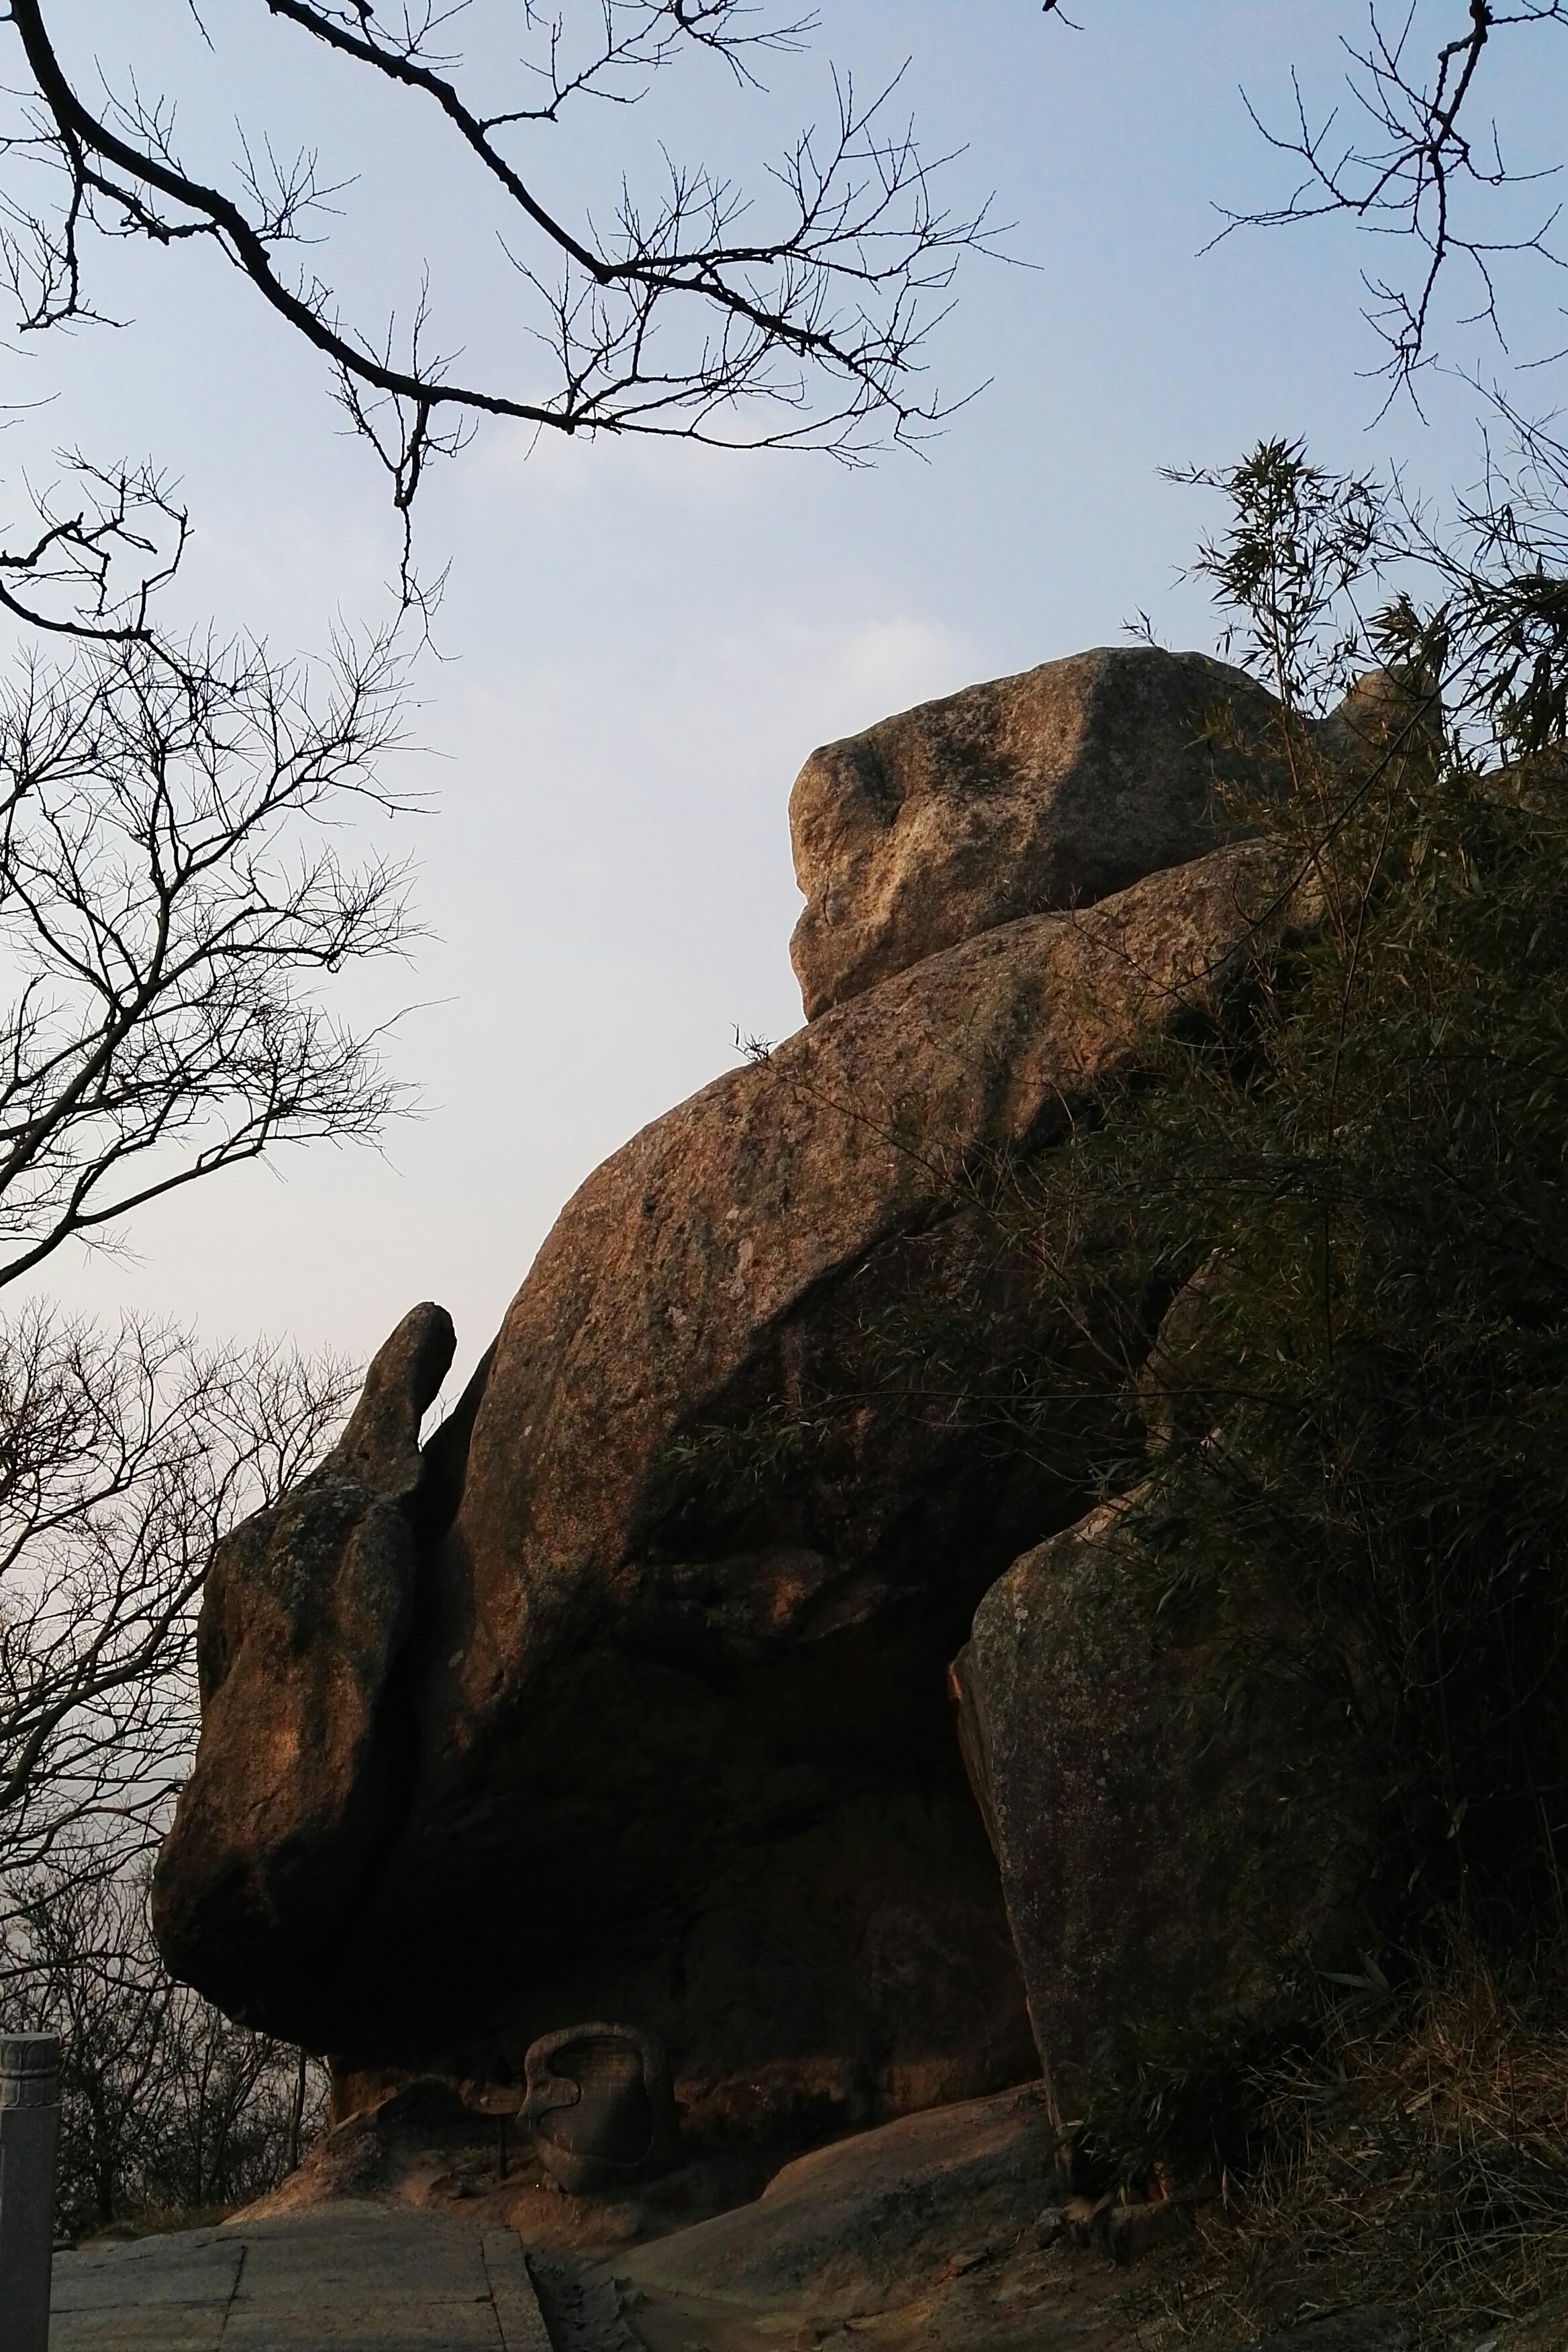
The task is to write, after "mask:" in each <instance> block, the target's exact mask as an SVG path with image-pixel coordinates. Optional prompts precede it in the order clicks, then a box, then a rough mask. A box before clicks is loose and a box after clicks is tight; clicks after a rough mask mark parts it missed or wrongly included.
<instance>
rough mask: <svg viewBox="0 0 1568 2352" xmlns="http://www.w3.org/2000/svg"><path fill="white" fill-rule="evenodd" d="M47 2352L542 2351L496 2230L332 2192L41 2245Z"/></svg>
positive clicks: (510, 2246)
mask: <svg viewBox="0 0 1568 2352" xmlns="http://www.w3.org/2000/svg"><path fill="white" fill-rule="evenodd" d="M53 2312H54V2316H53V2320H52V2323H51V2326H50V2330H49V2352H551V2347H550V2339H549V2337H548V2336H547V2335H546V2333H545V2329H544V2322H543V2320H542V2317H541V2315H540V2310H539V2303H538V2299H537V2297H536V2295H535V2294H534V2291H533V2283H532V2280H531V2277H530V2274H529V2269H528V2263H527V2261H526V2259H525V2257H524V2254H523V2250H522V2246H521V2242H520V2241H519V2240H518V2238H517V2236H516V2233H515V2232H514V2231H510V2230H486V2231H482V2232H481V2231H479V2230H477V2229H471V2228H465V2227H464V2226H463V2224H462V2223H461V2222H458V2221H446V2220H443V2219H442V2218H440V2217H439V2216H437V2215H436V2214H431V2213H423V2212H417V2211H411V2210H410V2211H404V2210H398V2209H396V2208H388V2207H385V2206H380V2205H372V2204H369V2203H363V2204H362V2203H349V2204H341V2205H335V2206H332V2207H331V2208H329V2209H324V2210H321V2211H319V2212H310V2213H300V2214H290V2215H289V2216H287V2217H284V2218H280V2219H279V2220H276V2221H258V2222H256V2223H254V2224H247V2223H244V2222H234V2223H231V2224H229V2226H228V2227H226V2228H224V2229H217V2230H184V2231H176V2232H172V2233H171V2234H170V2235H169V2236H167V2237H157V2238H139V2239H136V2240H134V2241H132V2242H130V2243H127V2244H123V2245H110V2246H101V2247H87V2248H84V2249H83V2250H82V2251H81V2252H79V2253H70V2254H58V2255H57V2256H56V2257H55V2291H54V2305H53Z"/></svg>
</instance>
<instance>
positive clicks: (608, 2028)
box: [522, 2024, 680, 2197]
mask: <svg viewBox="0 0 1568 2352" xmlns="http://www.w3.org/2000/svg"><path fill="white" fill-rule="evenodd" d="M523 2072H524V2079H525V2082H526V2084H527V2095H526V2096H525V2098H524V2100H523V2105H522V2114H523V2118H524V2120H525V2121H526V2122H527V2123H528V2124H529V2125H530V2126H531V2128H532V2132H533V2145H534V2147H535V2149H536V2150H537V2152H538V2154H539V2157H540V2158H541V2160H542V2163H543V2164H544V2166H545V2168H546V2169H547V2170H548V2171H549V2172H550V2173H551V2174H552V2176H553V2177H554V2179H556V2180H557V2181H559V2183H560V2185H561V2187H562V2188H563V2189H566V2190H567V2191H568V2192H569V2193H570V2194H571V2195H572V2196H574V2197H580V2196H584V2195H586V2194H587V2193H589V2192H590V2191H592V2190H594V2189H611V2188H614V2187H615V2186H616V2184H617V2183H618V2182H624V2181H629V2180H637V2179H647V2176H648V2175H649V2174H650V2173H653V2172H659V2171H663V2170H664V2169H666V2168H668V2166H669V2165H670V2164H671V2163H672V2162H674V2161H675V2159H676V2157H677V2155H678V2153H679V2146H680V2134H679V2126H678V2125H677V2123H676V2119H675V2098H674V2094H673V2092H672V2091H671V2088H670V2080H669V2060H668V2057H667V2055H666V2054H665V2050H664V2045H663V2043H662V2042H658V2041H656V2040H655V2038H654V2036H653V2035H652V2034H651V2033H641V2032H638V2031H637V2027H636V2026H633V2025H596V2024H595V2025H569V2026H567V2027H566V2028H565V2029H564V2031H563V2032H560V2033H546V2034H543V2035H542V2036H541V2038H540V2040H539V2041H537V2042H533V2043H532V2044H531V2046H530V2049H529V2052H528V2055H527V2057H526V2059H525V2060H524V2062H523Z"/></svg>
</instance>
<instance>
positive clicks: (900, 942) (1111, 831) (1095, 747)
mask: <svg viewBox="0 0 1568 2352" xmlns="http://www.w3.org/2000/svg"><path fill="white" fill-rule="evenodd" d="M1278 722H1279V705H1278V704H1277V703H1276V702H1275V701H1274V700H1273V699H1272V698H1271V697H1270V696H1268V694H1266V693H1264V691H1263V690H1262V688H1260V687H1258V686H1257V685H1255V684H1254V683H1253V681H1252V680H1251V679H1250V678H1249V677H1246V676H1245V675H1244V674H1243V672H1242V671H1240V670H1237V669H1233V668H1231V667H1229V666H1228V665H1227V664H1226V663H1224V662H1218V661H1215V660H1212V659H1211V658H1210V657H1209V656H1207V655H1205V654H1174V653H1165V652H1163V651H1161V650H1159V649H1158V648H1156V647H1153V646H1109V647H1108V646H1102V647H1100V649H1099V650H1097V651H1095V652H1092V653H1084V654H1074V655H1072V656H1069V657H1068V659H1067V660H1065V661H1053V662H1045V663H1042V664H1041V666H1040V667H1038V668H1037V669H1031V670H1026V671H1024V672H1023V673H1022V675H1021V676H1019V677H1002V678H995V679H993V680H992V681H991V682H990V683H989V684H987V685H984V686H971V687H966V688H964V689H963V692H962V693H961V694H952V695H948V696H947V697H945V698H943V699H942V700H941V701H938V702H923V703H921V704H920V705H919V706H918V707H917V708H916V709H913V710H906V711H903V712H901V713H900V715H899V716H898V717H897V718H895V719H883V720H881V721H880V723H879V725H877V726H875V727H871V728H868V729H867V730H866V732H865V733H864V734H863V735H852V736H849V737H848V738H847V739H846V740H844V741H843V742H839V743H829V744H826V745H825V746H824V748H823V749H822V750H820V751H814V752H813V753H812V755H811V757H810V759H809V760H808V761H806V763H805V767H804V768H803V769H802V770H801V772H800V774H799V776H798V777H797V779H796V781H795V789H794V791H793V792H792V793H791V794H790V832H791V835H792V837H793V840H794V844H795V879H796V880H797V882H798V883H799V885H800V887H801V888H802V890H803V891H804V892H805V899H806V904H805V910H804V912H803V913H802V915H801V918H800V920H799V921H798V922H797V924H796V925H795V937H794V939H793V940H792V941H791V943H790V953H791V955H792V957H793V958H794V961H795V974H796V977H797V978H798V979H799V982H800V986H801V994H802V996H803V998H804V999H805V1011H806V1017H807V1019H808V1020H815V1019H816V1017H817V1015H818V1014H819V1013H825V1012H826V1010H827V1009H828V1007H829V1006H830V1005H834V1004H842V1003H844V1002H845V1000H846V999H847V997H851V996H857V995H858V994H859V993H860V992H861V991H862V990H863V989H867V988H870V987H872V986H874V985H875V983H876V982H879V981H882V980H886V979H887V978H888V977H889V974H891V973H893V972H896V971H904V970H905V969H906V967H907V966H909V965H910V964H912V963H918V962H919V961H920V960H921V957H922V956H929V955H934V954H936V953H937V952H938V951H939V950H942V949H943V948H950V947H952V946H954V945H955V944H956V943H957V942H958V941H959V940H967V939H973V938H974V937H975V935H976V934H977V933H978V932H981V931H988V930H993V929H995V928H996V926H997V925H998V924H1001V923H1008V922H1012V921H1014V920H1016V918H1017V917H1019V916H1021V915H1037V914H1041V913H1044V912H1047V911H1048V910H1050V909H1052V908H1065V907H1073V906H1080V907H1081V906H1088V905H1090V904H1091V903H1092V902H1093V901H1095V900H1096V899H1100V898H1107V897H1109V896H1110V893H1111V892H1112V891H1116V890H1122V889H1125V888H1126V887H1128V885H1129V884H1130V883H1133V882H1136V881H1139V880H1141V879H1142V877H1144V876H1145V875H1148V874H1153V873H1157V872H1159V871H1161V870H1162V869H1163V868H1164V867H1166V866H1179V865H1183V864H1184V863H1185V862H1186V860H1187V859H1188V858H1192V857H1198V856H1202V855H1203V854H1204V852H1205V851H1206V850H1210V849H1213V848H1215V846H1216V845H1218V843H1219V842H1220V841H1221V840H1222V839H1224V838H1225V837H1226V832H1227V830H1228V829H1229V828H1228V827H1227V824H1226V818H1225V815H1224V812H1223V810H1222V808H1221V806H1220V804H1219V800H1218V797H1217V793H1216V787H1217V786H1218V785H1219V784H1221V783H1222V782H1223V781H1224V780H1225V779H1226V777H1227V776H1234V775H1235V774H1237V772H1238V771H1240V770H1242V769H1245V770H1246V772H1247V773H1248V774H1249V775H1250V777H1251V779H1252V781H1253V782H1254V784H1256V782H1257V781H1258V774H1259V772H1268V767H1269V765H1270V763H1271V762H1272V761H1273V760H1275V759H1276V758H1277V757H1278V755H1279V729H1278Z"/></svg>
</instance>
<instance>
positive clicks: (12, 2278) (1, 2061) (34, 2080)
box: [0, 2033, 60, 2352]
mask: <svg viewBox="0 0 1568 2352" xmlns="http://www.w3.org/2000/svg"><path fill="white" fill-rule="evenodd" d="M59 2137H60V2045H59V2042H58V2038H57V2037H56V2036H55V2035H54V2034H52V2033H0V2352H47V2347H48V2341H49V2271H50V2265H51V2259H52V2256H53V2252H54V2236H55V2152H56V2149H57V2147H58V2144H59Z"/></svg>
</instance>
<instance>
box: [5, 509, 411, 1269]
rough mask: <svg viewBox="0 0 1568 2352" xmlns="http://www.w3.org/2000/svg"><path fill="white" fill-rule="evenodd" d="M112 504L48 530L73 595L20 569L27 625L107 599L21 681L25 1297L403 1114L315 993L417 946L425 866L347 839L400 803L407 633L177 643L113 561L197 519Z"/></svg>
mask: <svg viewBox="0 0 1568 2352" xmlns="http://www.w3.org/2000/svg"><path fill="white" fill-rule="evenodd" d="M86 488H87V489H88V490H89V494H92V495H94V496H96V498H97V500H98V504H97V506H96V508H89V511H88V512H87V513H86V514H85V515H84V516H82V517H81V518H79V519H76V520H72V523H71V527H70V529H69V530H61V527H60V523H59V519H58V516H57V517H54V518H52V519H51V521H50V523H49V526H48V528H47V529H46V530H45V532H44V533H43V534H42V536H43V537H44V539H45V540H46V541H47V544H48V547H49V549H50V555H51V562H52V569H53V573H54V577H53V578H52V579H46V578H44V576H43V573H44V571H45V568H46V567H45V566H44V565H43V564H42V563H40V564H39V566H38V567H37V569H36V570H35V571H34V572H31V573H27V574H21V573H20V570H19V559H18V558H16V556H13V557H12V558H11V559H10V564H11V569H10V573H9V576H7V559H6V558H5V555H4V554H0V595H5V594H9V595H10V597H11V600H12V602H13V604H26V607H27V609H28V610H29V612H33V611H38V610H42V611H47V606H48V600H49V596H50V593H51V591H52V590H53V591H59V592H61V593H62V594H65V595H68V593H70V591H71V590H72V589H73V588H79V587H80V585H81V584H82V583H81V581H80V580H79V579H75V580H73V579H71V578H70V577H68V576H63V577H62V575H68V574H70V573H71V572H73V571H74V572H77V573H80V572H82V570H83V567H89V584H90V587H91V596H92V610H91V613H90V614H89V615H87V616H79V621H78V626H77V630H76V633H75V634H74V635H68V640H67V647H66V650H65V652H64V654H63V656H60V657H57V658H51V657H49V656H48V655H47V653H39V654H36V655H34V656H32V657H30V658H26V659H24V660H22V661H21V662H20V663H19V664H18V666H17V667H16V669H15V670H14V671H13V673H12V676H11V677H10V678H9V679H8V680H7V681H5V682H4V683H3V684H0V968H3V969H4V971H5V976H6V981H7V983H8V986H9V1001H8V1002H7V1003H5V1005H4V1007H3V1008H0V1287H3V1286H5V1285H6V1284H8V1283H10V1282H14V1281H15V1280H16V1278H17V1277H18V1276H21V1275H25V1274H30V1273H31V1272H32V1271H33V1270H34V1269H35V1268H36V1267H37V1266H38V1265H40V1264H41V1263H42V1262H43V1261H44V1260H45V1259H46V1258H47V1257H48V1256H49V1255H52V1253H53V1252H54V1251H56V1250H57V1249H58V1248H59V1247H60V1246H61V1244H63V1243H65V1242H67V1241H68V1240H70V1239H72V1238H80V1239H86V1240H92V1239H93V1238H95V1237H99V1236H102V1235H104V1234H109V1233H112V1231H113V1230H114V1229H115V1228H116V1227H117V1226H118V1225H119V1223H120V1222H121V1220H122V1219H123V1218H124V1217H125V1216H126V1215H127V1214H128V1213H130V1212H131V1211H132V1210H134V1209H136V1208H139V1207H141V1206H142V1205H143V1204H144V1203H145V1202H148V1201H150V1200H153V1199H154V1198H156V1197H158V1196H159V1195H161V1194H163V1193H167V1192H171V1191H173V1190H175V1189H177V1188H179V1187H181V1186H184V1185H186V1184H189V1183H192V1182H194V1181H196V1180H197V1179H199V1178H201V1177H204V1176H206V1175H210V1174H212V1173H214V1172H215V1171H216V1170H218V1169H221V1168H224V1167H228V1166H231V1165H233V1164H234V1163H235V1162H236V1161H237V1160H248V1159H254V1158H256V1157H257V1156H258V1155H259V1154H260V1153H262V1152H265V1151H267V1150H270V1149H271V1148H273V1147H274V1146H276V1145H278V1144H280V1143H283V1142H287V1141H292V1140H300V1139H309V1138H312V1137H318V1136H331V1137H334V1138H336V1139H344V1138H349V1137H355V1136H364V1135H367V1134H370V1133H373V1132H374V1129H376V1128H377V1126H378V1125H379V1124H380V1122H381V1121H382V1119H383V1118H384V1117H385V1115H386V1113H387V1111H388V1109H389V1108H391V1106H392V1104H393V1101H394V1099H395V1089H394V1087H392V1085H391V1083H390V1082H389V1080H388V1079H387V1077H386V1076H385V1074H384V1070H383V1068H382V1066H381V1064H380V1061H379V1058H378V1055H377V1052H376V1044H375V1040H374V1038H367V1037H364V1036H362V1035H359V1034H355V1033H354V1032H353V1031H351V1030H348V1029H345V1028H343V1027H342V1025H341V1024H338V1023H337V1022H336V1021H334V1020H333V1019H332V1018H331V1016H330V1015H329V1014H328V1013H326V1012H325V1011H324V1010H323V1009H322V1007H321V1003H320V1001H319V997H318V994H317V984H318V982H319V981H320V980H321V977H322V976H323V975H326V974H331V973H334V972H337V971H341V970H342V968H343V966H344V965H345V964H348V963H351V962H354V961H361V960H363V959H365V958H367V957H373V956H378V955H384V954H386V953H389V952H391V951H392V950H395V948H396V947H397V946H398V944H399V942H400V940H402V938H403V936H404V932H405V912H404V897H403V887H402V877H401V875H400V873H399V872H397V871H396V870H395V869H393V868H391V867H389V866H387V865H386V864H384V863H381V862H376V861H374V860H373V861H371V862H369V863H368V864H365V865H363V866H359V867H357V868H354V867H350V866H346V865H345V864H344V862H343V860H342V857H341V856H340V854H339V851H338V849H337V847H336V846H335V845H334V843H333V841H332V839H331V833H330V831H329V830H328V828H329V827H330V825H331V822H332V821H333V820H334V819H335V818H337V817H338V816H339V815H341V814H343V813H345V812H346V811H347V810H348V809H350V808H352V807H353V806H354V805H355V804H356V803H357V804H360V805H363V804H365V803H371V804H374V806H376V807H378V808H381V809H383V810H384V809H387V808H389V807H395V805H397V803H396V802H395V798H394V796H393V795H392V794H391V793H389V791H388V790H387V789H386V788H385V786H384V783H383V782H382V781H381V772H380V769H379V767H378V764H377V763H378V761H379V760H380V758H381V755H382V754H383V753H384V751H386V749H387V748H388V745H389V742H390V741H391V740H392V738H393V735H394V732H395V725H396V715H395V714H396V697H397V689H398V684H399V665H398V658H397V656H396V653H395V647H394V645H393V643H392V642H391V641H389V640H387V639H386V638H380V639H377V640H374V641H373V642H372V643H371V644H369V645H368V646H363V645H362V646H353V644H351V643H350V642H349V641H347V640H346V639H345V640H342V641H340V643H339V644H338V646H336V648H335V649H334V653H333V656H332V658H331V661H330V662H329V663H328V664H327V665H325V666H324V671H323V672H322V673H319V674H317V675H314V676H312V674H311V673H310V670H309V669H308V668H305V667H301V666H300V665H298V664H288V665H280V664H279V663H278V662H277V661H275V660H274V659H272V658H271V657H270V656H268V653H267V651H266V648H265V647H263V646H258V645H255V644H252V643H247V642H244V641H240V642H237V643H233V644H228V645H224V644H220V643H217V642H216V641H215V640H213V639H210V638H209V639H205V640H202V641H200V642H198V643H195V644H194V645H193V644H190V643H183V644H179V645H172V644H170V643H168V642H166V641H164V640H163V638H161V637H160V635H158V633H157V631H156V629H155V627H154V626H153V624H152V622H151V620H150V619H149V617H148V614H147V610H146V605H145V588H146V582H145V578H144V577H143V578H142V579H141V580H138V581H137V583H135V585H134V587H133V588H132V590H129V591H127V592H125V593H123V594H122V593H120V590H119V587H118V583H116V584H115V585H114V587H113V588H110V587H102V588H100V585H99V583H97V582H96V581H91V580H90V566H91V565H92V563H93V562H95V561H100V560H106V559H105V538H104V533H105V528H106V525H107V524H108V523H110V522H112V523H113V525H114V527H115V529H116V530H118V532H119V534H120V536H121V538H123V537H124V536H125V535H127V533H128V532H129V531H130V530H131V529H132V524H133V523H139V522H142V521H145V520H146V519H147V510H148V509H151V515H152V520H153V521H154V522H160V521H162V522H170V521H172V522H173V523H174V527H175V530H176V532H179V531H182V530H183V529H184V518H183V516H181V515H179V514H178V512H177V511H176V510H174V509H172V508H171V507H170V504H169V502H168V501H167V499H166V498H165V497H164V494H163V491H162V490H161V488H160V487H159V486H158V485H157V484H156V483H155V482H150V481H147V480H145V479H142V480H139V481H132V482H130V483H127V481H126V480H125V479H123V478H117V479H113V480H110V482H108V483H107V484H105V483H102V482H99V481H95V480H93V479H91V478H89V480H88V482H87V485H86ZM50 530H52V532H53V536H52V537H51V536H50V535H49V534H50ZM34 544H35V545H36V544H37V542H36V541H35V542H34ZM110 553H112V550H110ZM18 577H25V578H26V583H27V593H26V594H23V593H18V592H17V589H16V584H15V583H16V581H17V579H18ZM84 618H85V633H84V630H83V619H84ZM62 625H63V624H62Z"/></svg>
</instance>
